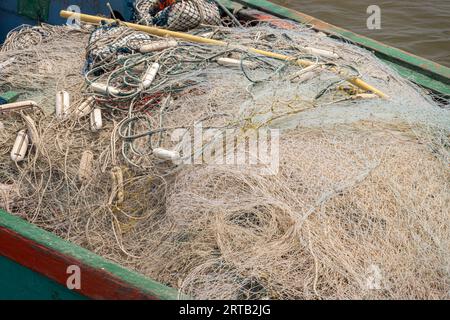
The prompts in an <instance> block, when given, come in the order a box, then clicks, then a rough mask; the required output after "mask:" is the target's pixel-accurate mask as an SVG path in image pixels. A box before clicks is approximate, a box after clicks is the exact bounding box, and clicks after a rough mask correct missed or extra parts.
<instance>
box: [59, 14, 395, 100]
mask: <svg viewBox="0 0 450 320" xmlns="http://www.w3.org/2000/svg"><path fill="white" fill-rule="evenodd" d="M60 15H61V17H63V18H66V19H69V18H79V19H80V21H83V22H87V23H94V24H99V23H100V22H101V21H105V22H109V23H111V22H117V20H114V19H108V18H104V17H99V16H92V15H88V14H83V13H74V12H72V11H66V10H62V11H61V12H60ZM120 24H121V25H124V26H127V27H129V28H132V29H135V30H138V31H142V32H145V33H149V34H152V35H155V36H160V37H173V38H178V39H183V40H186V41H190V42H197V43H205V44H210V45H215V46H222V47H233V45H232V44H230V43H228V42H225V41H220V40H215V39H208V38H203V37H199V36H195V35H192V34H189V33H185V32H177V31H171V30H166V29H161V28H156V27H149V26H143V25H140V24H135V23H130V22H124V21H120ZM236 47H239V48H244V49H245V50H248V51H249V52H253V53H256V54H260V55H263V56H266V57H269V58H274V59H279V60H284V61H295V63H297V64H298V65H300V66H302V67H308V66H310V65H312V64H313V62H311V61H309V60H301V59H296V58H293V57H290V56H286V55H284V54H279V53H275V52H270V51H265V50H260V49H256V48H251V47H241V46H236ZM348 81H349V82H350V83H351V84H353V85H355V86H357V87H358V88H360V89H363V90H366V91H372V92H373V93H375V94H376V95H378V96H379V97H381V98H384V99H388V98H389V97H388V96H387V95H386V94H384V93H383V92H382V91H380V90H378V89H377V88H375V87H373V86H371V85H370V84H368V83H366V82H364V81H363V80H362V79H360V78H356V77H354V78H350V79H348Z"/></svg>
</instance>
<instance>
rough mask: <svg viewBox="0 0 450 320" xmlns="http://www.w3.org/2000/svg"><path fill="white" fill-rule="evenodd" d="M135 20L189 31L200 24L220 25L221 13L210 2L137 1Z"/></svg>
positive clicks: (207, 0)
mask: <svg viewBox="0 0 450 320" xmlns="http://www.w3.org/2000/svg"><path fill="white" fill-rule="evenodd" d="M134 7H135V16H136V17H135V19H136V21H138V22H139V23H141V24H146V25H155V26H160V27H164V28H167V29H170V30H178V31H187V30H190V29H193V28H196V27H198V26H200V24H207V25H220V23H221V18H220V11H219V8H218V7H217V5H216V3H215V2H214V1H210V0H182V1H179V0H137V1H136V2H135V6H134Z"/></svg>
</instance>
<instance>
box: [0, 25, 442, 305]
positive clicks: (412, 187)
mask: <svg viewBox="0 0 450 320" xmlns="http://www.w3.org/2000/svg"><path fill="white" fill-rule="evenodd" d="M111 30H112V31H111ZM196 32H213V33H214V36H213V37H214V38H215V39H221V40H224V41H226V42H228V43H231V44H234V46H228V47H216V46H208V45H204V44H194V43H188V42H182V41H179V42H178V45H176V46H171V47H166V48H165V49H163V50H161V51H155V52H149V53H141V52H139V48H140V47H141V46H142V45H145V44H149V43H155V42H157V41H161V39H156V37H153V36H148V35H143V34H139V33H137V32H133V31H130V30H126V29H121V27H120V26H108V27H107V28H106V27H105V26H103V27H101V28H99V29H97V30H96V31H94V34H93V35H92V36H91V38H90V40H89V39H88V35H87V34H86V32H85V31H83V30H81V31H73V30H72V31H70V30H69V29H66V28H62V27H61V29H58V32H54V33H51V35H48V36H46V40H45V41H42V40H39V41H37V42H36V43H33V44H32V45H30V46H28V47H24V48H21V47H19V46H17V45H14V44H13V43H11V42H15V41H17V40H15V41H13V40H12V39H8V40H7V44H8V45H5V46H4V47H3V49H2V52H1V53H0V63H3V62H5V61H8V59H15V62H14V63H13V64H9V65H8V66H6V67H5V68H3V69H1V71H0V72H1V77H0V87H1V88H2V90H3V89H4V88H7V87H10V88H15V89H20V90H23V91H24V92H25V91H26V92H27V93H26V94H27V98H28V99H36V97H37V98H39V97H43V96H44V97H46V98H45V99H40V100H39V105H40V106H41V107H42V109H43V110H42V111H39V110H35V111H34V112H30V111H27V112H26V113H25V112H23V113H9V114H4V115H2V119H1V120H2V122H3V128H2V130H0V141H1V142H2V143H1V145H0V158H1V161H0V206H2V207H3V208H6V209H7V210H8V211H10V212H11V213H13V214H15V215H18V216H20V217H23V218H25V219H27V220H28V221H31V222H32V223H34V224H36V225H38V226H41V227H43V228H45V229H46V230H49V231H51V232H54V233H55V234H57V235H59V236H61V237H63V238H64V239H67V240H69V241H72V242H74V243H76V244H79V245H81V246H83V247H85V248H87V249H89V250H91V251H93V252H95V253H97V254H99V255H102V256H103V257H105V258H108V259H110V260H113V261H116V262H118V263H120V264H122V265H124V266H127V267H129V268H131V269H134V270H137V271H139V272H141V273H143V274H145V275H147V276H149V277H151V278H153V279H156V280H158V281H160V282H162V283H164V284H167V285H170V286H173V287H175V288H178V289H179V290H180V293H184V294H187V295H189V296H191V297H193V298H199V299H360V298H362V299H425V298H431V299H445V298H449V292H450V254H449V248H450V211H449V207H450V206H449V205H450V192H449V182H450V180H449V170H448V169H449V146H450V144H449V129H450V114H449V110H448V109H446V108H443V107H442V106H441V105H438V103H437V102H435V101H434V100H433V99H432V98H431V97H430V96H429V95H426V94H425V93H424V91H423V90H422V89H420V88H418V87H417V86H415V85H413V84H412V83H411V82H409V81H407V80H405V79H403V78H401V77H400V76H399V75H398V74H397V73H396V72H395V71H393V70H392V69H390V68H389V67H388V66H386V65H385V64H383V63H382V62H380V61H379V60H378V59H376V58H375V57H374V56H373V55H372V54H371V53H369V52H367V51H365V50H363V49H360V48H357V47H355V46H353V45H351V44H347V43H344V42H342V41H338V40H334V39H331V38H328V37H321V36H318V35H317V34H316V33H315V32H314V31H312V30H310V29H308V28H306V27H304V26H301V25H295V26H292V29H289V30H284V29H278V28H274V27H272V26H270V25H258V26H254V27H248V28H245V29H242V28H227V27H204V29H202V30H197V31H196ZM111 39H115V40H114V41H110V40H111ZM136 41H138V43H137V44H136ZM140 41H143V42H140ZM164 41H165V40H164ZM81 44H84V45H81ZM111 44H112V45H111ZM244 46H253V47H257V48H259V49H264V50H270V51H273V52H277V53H282V54H286V55H289V56H293V57H296V58H298V59H306V60H308V61H311V62H313V67H312V68H309V69H308V68H302V67H300V66H298V65H296V64H295V63H292V61H279V60H276V59H271V58H267V57H263V56H259V55H257V54H255V53H251V52H249V51H248V50H245V48H244ZM84 47H86V48H87V52H85V51H84V49H85V48H84ZM307 47H309V48H311V47H313V48H318V49H322V50H327V52H329V53H333V54H331V55H330V54H329V55H328V56H327V57H324V56H322V55H320V54H317V51H311V50H310V49H306V48H307ZM69 48H70V49H69ZM42 57H46V58H48V59H50V61H52V64H50V67H49V68H38V66H39V64H40V63H42ZM85 58H86V60H87V62H88V63H87V64H86V65H84V62H85ZM220 58H228V59H230V58H231V59H237V60H239V61H240V63H239V64H238V65H237V66H235V67H230V66H224V65H223V63H222V64H221V63H219V62H220V60H218V59H220ZM68 61H70V64H68V63H67V62H68ZM222 61H223V60H222ZM64 62H65V63H64ZM155 63H157V66H158V70H157V75H156V78H155V79H154V81H153V82H152V83H151V85H144V84H143V81H142V80H143V76H144V75H146V74H147V71H148V70H150V69H151V68H152V67H154V66H155ZM83 67H84V73H82V70H83ZM36 70H38V71H36ZM336 70H340V71H341V72H336ZM349 76H359V77H361V78H362V79H363V80H365V81H367V82H368V83H370V84H371V85H373V86H375V87H377V88H378V89H380V90H381V91H383V92H384V93H386V94H387V95H389V99H380V98H378V97H376V96H374V95H373V94H368V93H365V92H362V91H360V90H359V89H358V88H356V87H355V86H353V85H351V84H349V83H348V82H347V81H346V80H347V79H348V77H349ZM96 84H97V85H96ZM98 84H101V85H98ZM59 90H66V91H68V92H69V93H70V96H71V104H70V110H69V111H68V112H67V115H66V116H65V117H64V118H63V119H57V118H56V117H55V116H54V114H52V113H51V110H52V109H53V108H54V95H55V94H56V92H57V91H59ZM86 101H88V103H87V104H86V105H89V107H90V109H89V112H91V111H92V110H93V109H98V110H101V112H102V115H103V125H102V127H101V130H98V129H99V128H98V127H96V128H95V129H96V130H95V131H92V127H91V123H90V120H89V112H88V113H82V112H81V113H80V111H79V109H80V108H79V107H80V106H81V105H83V103H84V102H86ZM77 110H78V111H77ZM27 116H28V117H27ZM30 117H31V118H32V119H33V120H34V121H35V124H34V125H33V123H31V124H30V119H29V118H30ZM200 124H201V125H202V128H203V129H214V130H215V131H212V132H213V134H205V135H204V136H203V138H202V139H201V140H200V143H198V141H197V142H196V141H193V140H195V139H191V137H194V136H195V131H196V128H198V126H199V125H200ZM24 128H27V129H28V132H29V133H32V141H33V145H32V147H30V149H29V150H28V153H27V156H26V158H25V160H24V161H22V162H18V163H14V162H12V161H11V159H10V151H11V147H12V145H13V144H14V140H15V139H16V133H17V132H18V131H19V130H21V129H24ZM177 129H183V130H184V131H182V134H181V135H180V137H179V138H180V139H174V132H175V131H176V130H177ZM269 129H272V131H270V130H269ZM275 129H279V130H281V133H280V136H279V152H277V149H276V144H272V146H271V147H270V151H274V152H273V153H272V152H270V153H269V154H272V155H276V156H277V157H278V158H279V159H277V161H275V162H274V163H275V164H276V165H277V168H275V169H278V170H275V171H273V172H272V173H269V174H268V173H267V172H266V173H262V172H261V171H260V170H259V169H260V168H259V167H258V166H254V165H252V164H251V159H253V160H255V159H256V160H259V157H260V154H258V155H255V154H252V152H251V149H250V148H247V149H245V148H244V149H245V150H246V151H245V152H244V153H243V154H244V155H243V157H244V158H245V159H247V160H248V161H247V162H246V165H241V166H238V165H233V164H229V163H228V164H227V165H224V164H217V163H216V162H214V161H212V162H211V163H209V164H208V163H207V162H208V161H207V159H206V158H208V157H207V150H209V151H208V152H209V153H210V155H213V156H215V157H216V158H217V157H219V155H221V153H220V152H219V151H218V150H220V149H221V147H223V145H224V140H223V139H221V137H223V136H225V133H226V136H227V139H230V140H227V142H229V141H231V144H228V145H227V146H229V148H228V149H227V151H226V152H225V153H224V154H222V155H223V156H224V157H225V156H226V157H231V158H232V159H235V157H234V156H235V155H236V154H237V153H238V152H240V151H239V150H241V149H242V148H241V149H240V148H239V147H238V146H242V145H246V144H251V143H252V142H251V140H249V141H247V140H248V138H249V137H250V136H251V134H252V133H253V132H255V130H258V132H259V135H260V136H262V137H263V138H262V139H261V140H260V141H267V140H270V141H271V142H275V141H276V140H277V139H276V136H274V135H273V133H274V132H275V131H273V130H275ZM265 135H267V137H266V136H265ZM180 141H182V143H181V144H180V143H179V142H180ZM189 145H191V146H194V145H195V146H196V148H194V149H193V150H194V151H193V152H192V153H190V151H189V150H190V149H189V148H188V147H186V146H189ZM157 148H163V149H164V150H178V151H179V152H180V155H181V156H180V157H181V160H182V161H179V162H176V161H165V160H162V159H160V158H158V157H157V155H156V154H155V150H156V149H157ZM186 150H187V151H186ZM199 150H200V151H199ZM211 150H215V151H211ZM241 156H242V154H241ZM186 160H191V162H192V163H193V164H188V163H189V161H186ZM195 160H197V161H198V163H197V161H195ZM209 160H211V157H209ZM272 160H273V159H272ZM256 162H257V161H256ZM272 164H273V163H272ZM278 165H279V166H278Z"/></svg>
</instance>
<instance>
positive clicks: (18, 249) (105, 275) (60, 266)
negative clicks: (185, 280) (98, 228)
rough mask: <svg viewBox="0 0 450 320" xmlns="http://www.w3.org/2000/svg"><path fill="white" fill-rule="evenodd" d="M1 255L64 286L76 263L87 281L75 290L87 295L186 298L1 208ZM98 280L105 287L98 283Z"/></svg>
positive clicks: (100, 296) (131, 297)
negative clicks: (68, 271)
mask: <svg viewBox="0 0 450 320" xmlns="http://www.w3.org/2000/svg"><path fill="white" fill-rule="evenodd" d="M12 245H13V247H12ZM30 254H31V256H30ZM0 256H4V257H6V258H8V259H10V260H12V261H14V262H16V263H18V264H20V265H23V266H25V267H27V268H29V269H31V270H33V271H35V272H38V273H40V274H42V275H44V276H46V277H48V278H50V279H52V280H54V281H56V282H57V283H59V284H61V285H63V286H66V282H67V279H68V277H69V276H70V274H67V268H68V267H69V266H73V265H76V266H78V267H80V269H81V277H82V279H83V278H84V279H88V280H87V281H83V280H82V284H81V288H80V289H79V290H74V291H75V292H78V293H80V294H81V295H83V296H85V297H88V298H93V299H141V300H144V299H149V300H177V299H180V298H184V299H185V298H186V297H183V296H180V295H179V294H178V291H177V290H176V289H174V288H170V287H168V286H165V285H163V284H161V283H159V282H157V281H155V280H153V279H150V278H149V277H146V276H144V275H142V274H139V273H137V272H134V271H131V270H129V269H127V268H125V267H122V266H120V265H118V264H116V263H114V262H111V261H109V260H107V259H105V258H103V257H101V256H99V255H97V254H95V253H93V252H92V251H89V250H87V249H84V248H82V247H80V246H78V245H76V244H73V243H70V242H68V241H66V240H64V239H62V238H60V237H58V236H57V235H54V234H52V233H50V232H47V231H45V230H44V229H42V228H40V227H38V226H35V225H33V224H31V223H29V222H27V221H25V220H23V219H22V218H19V217H17V216H14V215H12V214H10V213H8V212H6V211H4V210H2V209H0ZM89 279H90V280H89ZM91 282H95V283H91ZM99 283H101V284H103V286H102V285H100V286H99V285H98V284H99Z"/></svg>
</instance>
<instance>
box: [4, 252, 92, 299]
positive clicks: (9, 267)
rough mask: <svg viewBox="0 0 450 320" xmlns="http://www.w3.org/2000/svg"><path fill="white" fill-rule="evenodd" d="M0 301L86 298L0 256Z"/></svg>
mask: <svg viewBox="0 0 450 320" xmlns="http://www.w3.org/2000/svg"><path fill="white" fill-rule="evenodd" d="M0 300H87V298H86V297H83V296H82V295H80V294H78V293H77V292H74V291H70V290H69V289H67V288H66V287H64V286H62V285H60V284H59V283H57V282H55V281H53V280H51V279H49V278H47V277H45V276H43V275H41V274H39V273H37V272H34V271H32V270H30V269H28V268H26V267H24V266H22V265H20V264H18V263H16V262H14V261H12V260H10V259H8V258H5V257H1V256H0Z"/></svg>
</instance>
